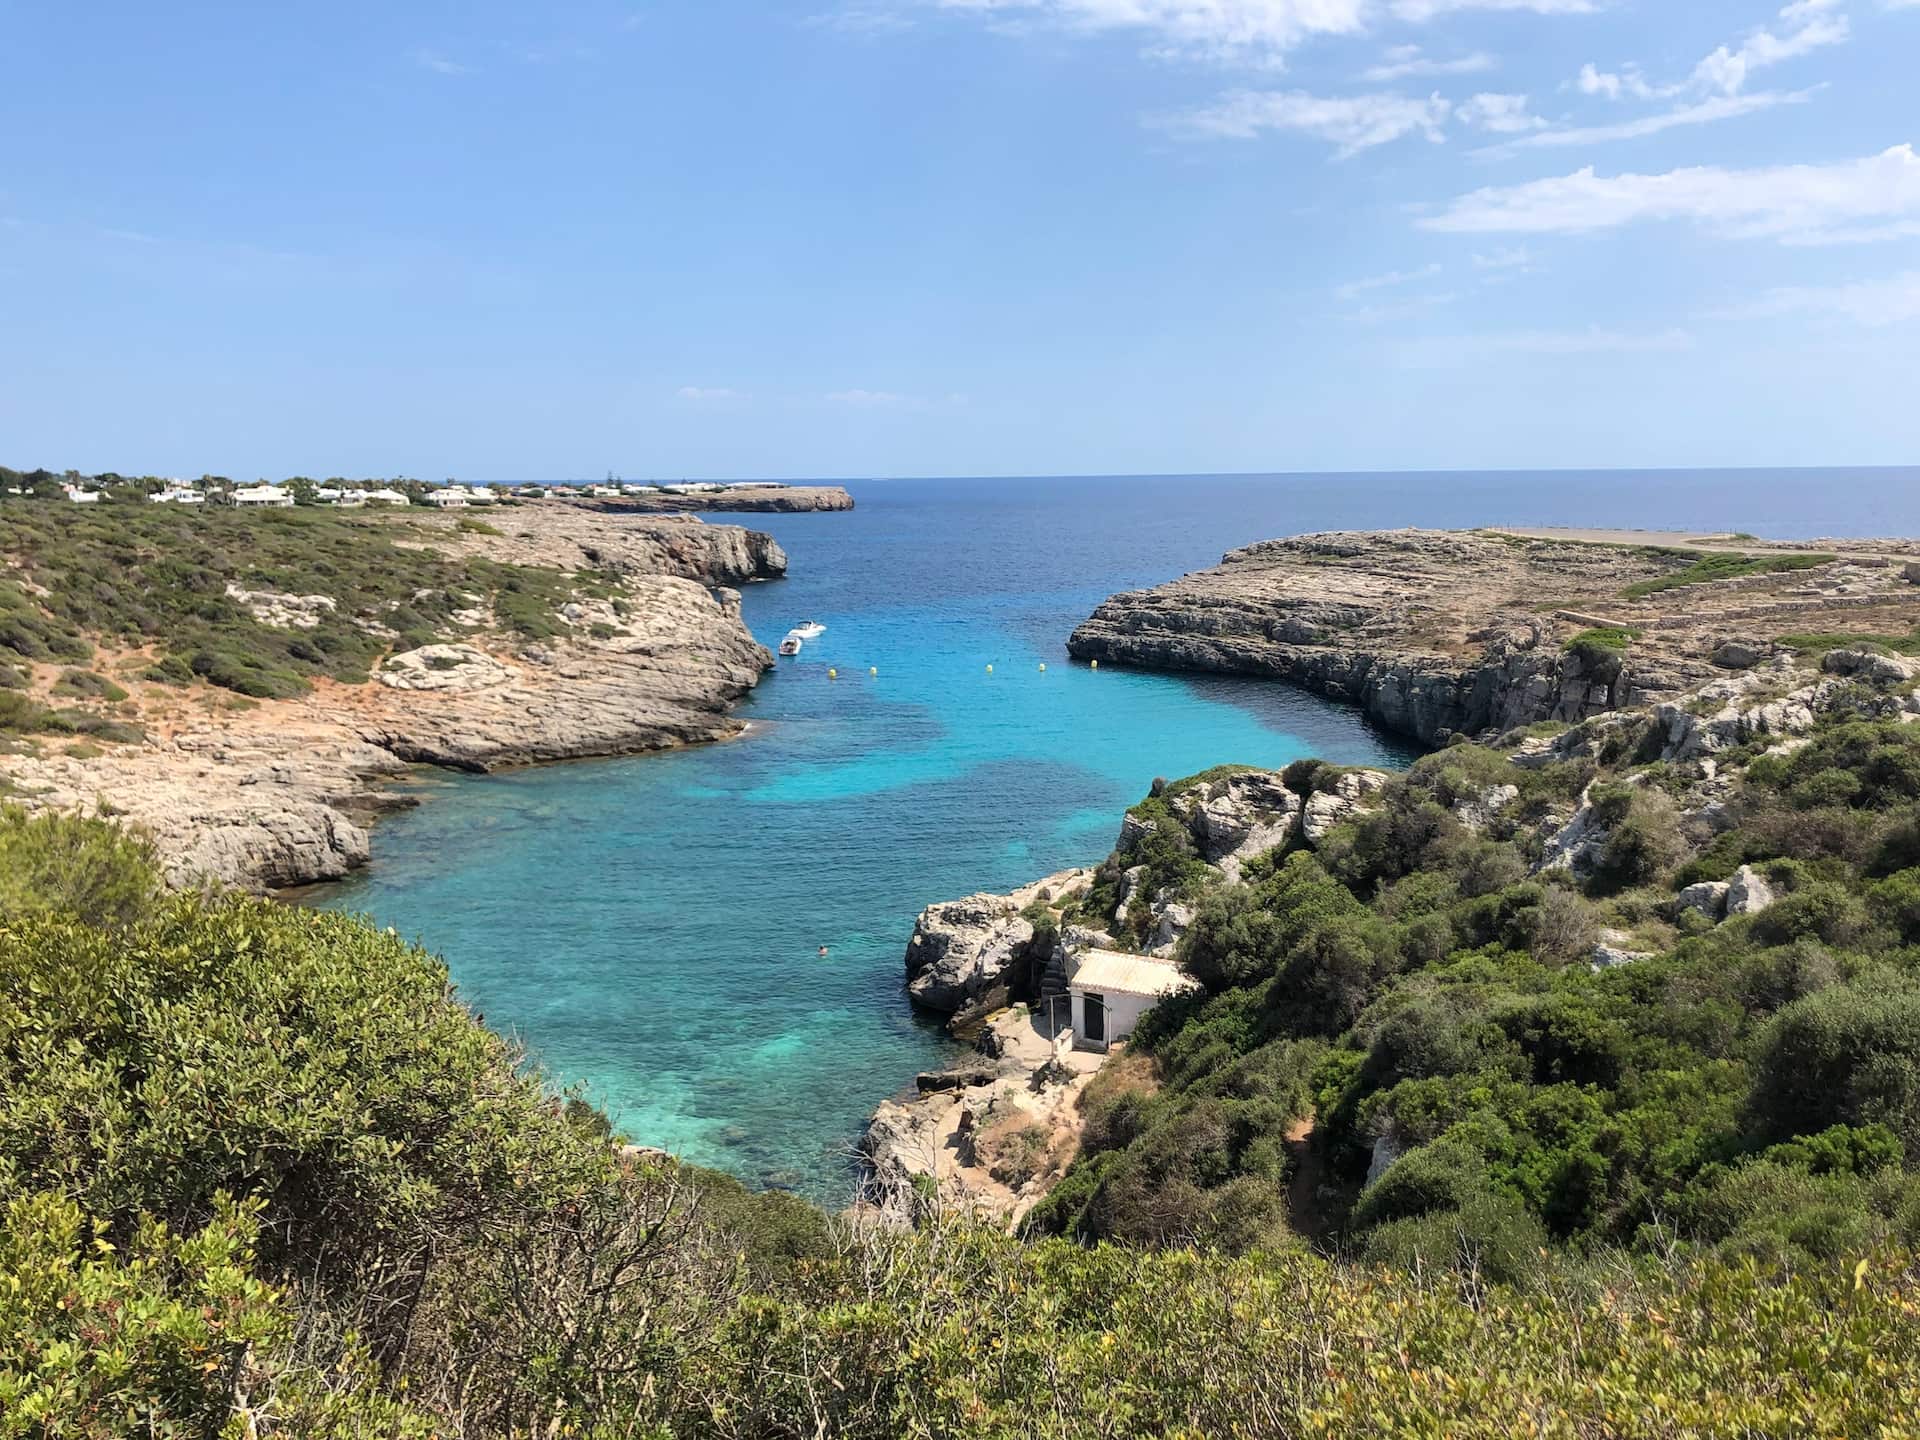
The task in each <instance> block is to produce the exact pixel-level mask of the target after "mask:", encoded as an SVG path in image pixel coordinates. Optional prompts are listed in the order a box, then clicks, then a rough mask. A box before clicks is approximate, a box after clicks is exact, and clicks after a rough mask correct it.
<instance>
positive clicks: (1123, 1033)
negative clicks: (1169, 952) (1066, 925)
mask: <svg viewBox="0 0 1920 1440" xmlns="http://www.w3.org/2000/svg"><path fill="white" fill-rule="evenodd" d="M1199 988H1200V982H1199V981H1197V980H1195V979H1194V978H1193V977H1192V976H1191V975H1188V974H1187V973H1185V972H1184V971H1183V970H1181V969H1180V967H1179V966H1177V965H1175V964H1174V963H1173V962H1172V961H1171V960H1155V959H1154V958H1153V957H1152V956H1150V955H1123V954H1121V953H1120V952H1119V951H1117V950H1089V951H1088V952H1087V953H1086V954H1085V955H1084V956H1082V957H1081V959H1080V968H1079V969H1077V970H1075V971H1074V972H1073V975H1072V977H1071V978H1070V979H1069V980H1068V981H1067V990H1068V993H1069V994H1070V995H1071V997H1072V1000H1073V1045H1074V1048H1075V1049H1076V1050H1101V1051H1104V1050H1106V1049H1108V1048H1109V1047H1111V1046H1113V1045H1116V1044H1118V1043H1119V1042H1120V1041H1122V1040H1125V1039H1126V1038H1127V1037H1128V1036H1130V1035H1132V1034H1133V1031H1134V1027H1135V1026H1136V1025H1138V1024H1139V1023H1140V1017H1141V1016H1142V1015H1144V1014H1146V1013H1147V1011H1149V1010H1151V1009H1152V1008H1153V1007H1154V1006H1155V1005H1157V1004H1159V1003H1160V1002H1161V1001H1162V1000H1164V999H1166V998H1167V997H1168V996H1169V995H1180V994H1184V993H1186V992H1188V991H1191V990H1198V989H1199Z"/></svg>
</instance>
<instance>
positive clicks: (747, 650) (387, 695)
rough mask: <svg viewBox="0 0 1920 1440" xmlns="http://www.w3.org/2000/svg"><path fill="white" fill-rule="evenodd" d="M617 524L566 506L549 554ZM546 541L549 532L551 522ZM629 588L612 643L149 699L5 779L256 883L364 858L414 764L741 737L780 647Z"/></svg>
mask: <svg viewBox="0 0 1920 1440" xmlns="http://www.w3.org/2000/svg"><path fill="white" fill-rule="evenodd" d="M493 519H494V520H497V521H499V522H500V523H501V524H511V523H515V522H513V521H509V520H508V518H507V516H506V515H504V514H501V515H496V516H495V517H493ZM490 523H493V520H490ZM617 523H620V522H614V521H608V520H599V521H596V520H595V519H594V517H591V516H579V515H576V516H575V517H573V520H572V522H571V524H572V525H573V526H575V527H581V528H580V531H579V534H574V535H573V538H571V539H568V540H567V541H566V542H565V544H564V545H562V546H561V550H560V551H556V552H555V557H556V558H559V557H561V556H562V555H564V556H570V557H571V562H572V565H573V566H580V565H585V564H588V563H591V562H589V561H588V560H587V559H586V557H585V556H584V553H583V551H582V549H581V546H580V543H579V541H580V539H581V537H582V536H589V537H590V536H592V535H593V534H595V533H601V538H602V539H604V540H605V543H607V544H608V545H610V546H612V545H617V544H618V543H619V542H620V539H621V535H620V533H618V532H611V533H610V534H609V533H603V532H607V527H609V526H612V525H615V524H617ZM641 523H643V524H653V525H677V526H681V527H683V528H685V529H687V530H688V531H689V532H692V531H695V530H699V531H708V532H726V531H733V530H734V527H728V526H699V525H697V523H696V522H693V521H669V520H660V521H651V522H641ZM596 524H597V525H599V526H600V527H601V528H600V532H595V531H593V528H592V527H593V526H594V525H596ZM426 533H427V534H429V535H431V536H433V537H435V538H436V539H438V538H439V537H440V536H442V535H443V534H444V535H445V536H446V537H447V539H446V543H447V545H448V546H449V548H454V547H455V544H456V540H455V538H454V537H455V536H456V535H457V536H458V539H457V543H458V545H460V546H477V545H485V546H504V547H506V550H505V553H501V554H500V555H499V557H498V558H501V559H505V560H513V561H517V562H519V563H539V562H538V560H537V559H536V558H535V557H534V556H532V555H529V554H527V553H523V552H522V551H520V550H518V549H517V548H516V547H517V546H518V544H519V543H520V542H519V541H517V540H516V539H514V538H513V537H512V536H506V537H493V538H487V537H477V536H474V535H472V534H465V535H460V534H458V532H455V531H453V529H452V527H451V525H450V524H449V526H448V527H447V528H446V529H445V530H444V531H441V530H435V529H433V528H431V527H427V529H426ZM569 533H570V534H572V533H573V532H571V531H570V532H569ZM734 533H735V534H737V535H739V536H745V535H746V534H747V533H748V532H745V531H734ZM536 539H538V537H536ZM540 543H541V544H549V543H551V544H560V542H559V541H556V540H555V539H554V538H553V537H552V536H551V535H548V536H547V537H546V539H545V540H541V541H540ZM569 546H570V547H571V548H570V549H568V548H567V547H569ZM488 553H493V552H492V551H489V552H488ZM635 553H637V552H635ZM629 558H630V559H631V558H632V555H630V556H629ZM634 563H636V564H637V563H640V562H639V561H638V560H637V559H636V560H634ZM625 589H626V592H627V594H626V599H627V613H626V614H625V615H624V616H622V617H620V618H621V626H622V628H621V631H620V633H619V634H617V635H615V636H613V637H611V638H609V639H606V640H604V641H602V640H596V639H594V638H593V637H592V636H591V635H589V634H586V633H578V634H571V635H563V636H558V637H555V638H554V639H551V640H548V641H544V642H542V643H540V644H538V645H525V644H522V643H520V642H518V641H517V640H515V639H513V638H512V637H509V636H506V635H501V634H498V633H494V632H492V631H490V630H485V629H482V630H477V631H476V632H475V633H474V634H473V635H472V636H471V638H469V639H468V640H466V641H464V642H462V643H459V644H452V645H434V646H428V647H425V648H424V649H421V650H416V651H412V652H408V653H406V654H404V655H401V656H398V657H395V660H394V662H393V663H392V664H391V665H389V666H387V667H385V668H383V669H382V671H381V672H380V675H379V680H380V681H381V682H382V683H375V684H366V685H358V686H354V685H344V684H337V683H333V682H321V683H320V684H318V685H317V686H316V687H315V689H314V691H313V692H312V693H311V694H309V695H305V696H301V697H297V698H294V699H287V700H269V701H264V702H261V703H260V704H258V705H253V706H249V707H247V708H233V709H221V710H216V711H214V712H213V713H211V714H209V713H208V712H206V711H204V710H199V709H193V710H190V711H186V712H184V713H175V714H173V715H171V716H165V717H163V718H162V719H161V720H160V721H159V723H155V722H154V719H153V717H152V716H150V715H148V714H146V713H144V712H143V713H142V715H141V717H140V719H141V722H142V723H143V724H145V725H146V726H147V728H148V730H149V733H150V735H151V736H152V738H151V739H149V740H148V741H147V742H146V743H144V744H128V745H110V746H105V747H103V750H102V753H101V754H99V755H97V756H92V757H88V758H85V759H79V758H74V757H70V756H66V755H63V754H59V753H47V754H43V755H40V756H34V755H29V754H19V755H11V756H4V757H0V775H4V776H6V777H7V778H8V779H10V780H11V781H12V782H13V783H14V784H15V786H16V787H17V795H16V798H17V799H18V800H20V801H21V803H24V804H26V805H27V806H29V807H30V808H34V809H53V810H63V811H76V812H80V813H95V812H96V811H97V810H99V809H100V808H101V805H102V802H103V801H105V802H107V804H108V805H109V806H110V813H112V814H113V815H115V816H117V817H119V818H121V819H122V820H124V821H126V822H127V823H129V824H132V825H134V826H137V827H139V828H141V829H144V830H146V831H148V832H149V833H150V834H152V835H153V837H154V838H155V840H156V842H157V846H158V849H159V852H160V857H161V862H162V865H163V866H164V868H165V870H166V873H167V875H168V877H169V879H170V880H171V881H172V883H174V884H176V885H179V886H190V885H195V884H200V883H203V882H208V881H211V882H213V883H216V884H220V885H225V886H230V887H235V888H240V889H247V890H263V889H274V888H283V887H288V886H294V885H304V884H309V883H313V882H315V881H322V880H333V879H338V878H340V877H341V876H342V875H345V874H346V873H348V872H349V871H350V870H352V869H354V868H356V867H357V866H359V865H362V864H364V863H366V859H367V849H368V837H367V830H366V821H367V819H368V818H369V817H370V816H372V815H374V814H376V813H378V812H379V811H380V810H381V809H383V808H391V806H392V805H393V804H394V803H398V802H395V801H393V800H392V799H390V798H389V797H388V796H387V795H386V793H385V792H384V791H383V790H382V789H381V788H380V786H381V782H382V781H383V780H385V779H387V778H389V777H391V776H393V775H395V774H397V773H399V772H401V771H403V770H404V769H405V768H406V766H407V764H408V763H410V762H424V763H429V764H437V765H447V766H451V767H455V768H458V769H464V770H470V771H489V770H494V769H500V768H505V767H508V766H513V765H523V764H532V763H536V762H540V761H547V760H566V759H578V758H583V757H586V756H599V755H625V754H636V753H640V752H643V751H648V750H657V749H663V748H667V747H671V746H675V745H684V744H694V743H699V742H703V741H713V740H722V739H727V738H729V737H731V736H734V735H737V734H739V733H740V731H741V729H742V728H743V727H742V726H741V724H740V722H739V721H737V720H735V719H733V718H732V717H731V715H730V714H729V710H730V709H731V707H732V705H733V704H734V702H735V701H737V700H739V699H740V698H741V697H742V696H743V695H745V694H746V693H747V692H748V690H750V689H751V688H752V686H753V685H754V683H755V682H756V681H757V680H758V678H759V676H760V674H761V673H762V672H763V671H764V670H765V669H766V668H767V667H768V666H770V665H771V664H772V660H773V657H772V656H771V655H769V654H768V653H767V651H766V649H765V648H764V647H762V646H761V645H760V644H759V643H758V642H756V641H755V640H754V638H753V636H752V634H751V633H750V632H749V631H748V630H747V627H746V626H745V624H744V623H742V621H741V618H740V612H739V602H738V596H737V594H731V593H730V592H728V593H723V594H721V595H719V596H716V595H715V593H714V592H713V591H712V590H710V589H709V588H708V587H707V586H706V585H705V584H703V583H701V582H699V581H696V580H692V579H687V578H684V577H682V576H679V575H671V574H669V575H647V574H641V573H637V572H636V573H633V574H631V575H629V576H628V578H627V579H626V581H625ZM263 603H264V602H263ZM322 608H324V607H322ZM481 618H485V617H481ZM149 699H151V700H152V701H153V703H154V704H156V706H159V705H168V706H174V707H177V706H178V704H179V702H178V697H177V696H176V695H174V694H172V692H162V693H161V694H160V695H158V696H154V697H149V696H144V695H143V696H142V697H141V703H142V704H145V703H146V702H147V701H148V700H149Z"/></svg>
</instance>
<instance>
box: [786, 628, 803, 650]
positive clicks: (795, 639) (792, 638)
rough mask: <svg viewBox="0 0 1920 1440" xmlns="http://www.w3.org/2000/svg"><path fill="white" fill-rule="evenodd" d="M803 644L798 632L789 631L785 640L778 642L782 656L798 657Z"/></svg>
mask: <svg viewBox="0 0 1920 1440" xmlns="http://www.w3.org/2000/svg"><path fill="white" fill-rule="evenodd" d="M804 643H805V642H804V641H803V640H802V638H801V635H800V632H799V631H798V630H794V631H790V632H789V633H788V635H787V638H786V639H784V640H782V641H781V642H780V653H781V654H782V655H798V654H799V653H800V647H801V645H802V644H804Z"/></svg>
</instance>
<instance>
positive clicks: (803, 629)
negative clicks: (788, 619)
mask: <svg viewBox="0 0 1920 1440" xmlns="http://www.w3.org/2000/svg"><path fill="white" fill-rule="evenodd" d="M826 633H827V627H826V626H824V625H822V624H821V623H820V622H819V621H818V620H802V621H801V622H800V623H799V624H798V625H796V626H794V627H793V629H791V630H789V631H788V632H787V634H789V635H798V636H799V637H800V638H801V639H802V640H818V639H819V638H820V637H821V636H822V635H824V634H826Z"/></svg>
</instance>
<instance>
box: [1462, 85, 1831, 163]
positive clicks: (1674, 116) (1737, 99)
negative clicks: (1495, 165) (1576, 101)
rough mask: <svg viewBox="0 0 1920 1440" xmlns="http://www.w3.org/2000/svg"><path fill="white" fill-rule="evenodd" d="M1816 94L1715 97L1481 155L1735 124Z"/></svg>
mask: <svg viewBox="0 0 1920 1440" xmlns="http://www.w3.org/2000/svg"><path fill="white" fill-rule="evenodd" d="M1817 93H1818V92H1817V91H1815V90H1794V91H1783V90H1758V91H1755V92H1754V93H1753V94H1751V95H1716V96H1714V97H1713V98H1711V99H1708V100H1702V101H1700V102H1699V103H1698V104H1694V105H1683V106H1680V107H1679V108H1678V109H1674V110H1663V111H1661V112H1660V113H1658V114H1656V115H1643V116H1641V117H1640V118H1639V119H1637V120H1620V121H1616V122H1614V123H1613V124H1610V125H1568V126H1564V127H1562V128H1560V129H1541V130H1536V131H1535V132H1534V133H1533V134H1530V135H1523V136H1520V137H1519V138H1517V139H1513V140H1507V141H1503V142H1501V143H1500V144H1498V145H1489V146H1487V147H1486V148H1485V149H1483V150H1482V151H1481V152H1480V153H1481V154H1482V155H1509V154H1512V153H1513V152H1514V151H1516V150H1543V149H1564V148H1567V147H1569V146H1578V145H1602V144H1606V143H1608V142H1609V141H1614V140H1638V139H1640V138H1642V137H1643V136H1647V135H1658V134H1659V133H1660V132H1661V131H1663V130H1676V129H1681V128H1683V127H1685V126H1689V125H1711V124H1713V123H1714V122H1715V121H1716V120H1732V119H1735V118H1737V117H1739V116H1741V115H1751V114H1753V113H1754V112H1755V111H1759V110H1771V109H1773V108H1774V107H1775V106H1776V105H1800V104H1804V103H1805V102H1806V101H1808V100H1811V99H1812V98H1813V97H1814V95H1816V94H1817Z"/></svg>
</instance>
